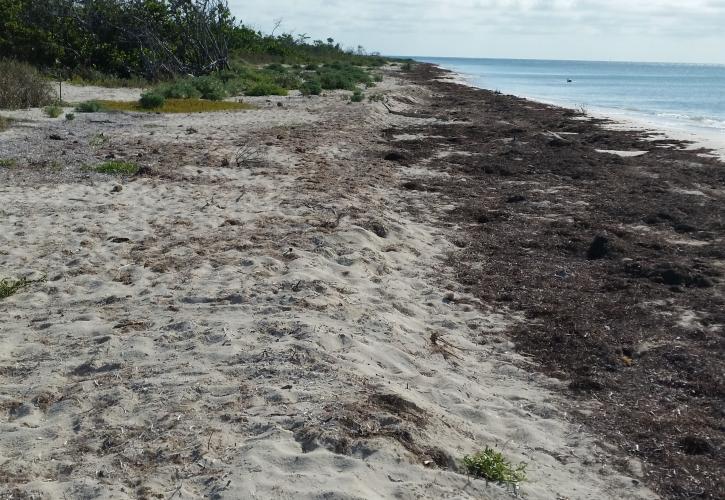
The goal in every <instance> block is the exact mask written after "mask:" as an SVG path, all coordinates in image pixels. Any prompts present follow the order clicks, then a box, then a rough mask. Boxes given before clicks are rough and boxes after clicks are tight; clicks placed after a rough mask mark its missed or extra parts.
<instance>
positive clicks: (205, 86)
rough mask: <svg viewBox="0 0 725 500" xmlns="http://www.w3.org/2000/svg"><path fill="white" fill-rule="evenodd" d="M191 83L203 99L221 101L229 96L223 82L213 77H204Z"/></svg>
mask: <svg viewBox="0 0 725 500" xmlns="http://www.w3.org/2000/svg"><path fill="white" fill-rule="evenodd" d="M191 83H192V84H193V85H194V87H196V90H198V91H199V93H200V94H201V98H202V99H209V100H210V101H221V100H222V99H224V98H225V97H226V96H227V92H226V90H225V89H224V85H223V84H222V82H221V81H219V80H218V79H216V78H214V77H213V76H202V77H199V78H194V79H193V80H191Z"/></svg>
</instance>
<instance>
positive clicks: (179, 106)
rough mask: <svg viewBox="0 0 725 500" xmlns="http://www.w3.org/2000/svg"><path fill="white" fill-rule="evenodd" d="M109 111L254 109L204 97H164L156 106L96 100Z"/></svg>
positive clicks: (240, 103) (136, 102) (243, 104)
mask: <svg viewBox="0 0 725 500" xmlns="http://www.w3.org/2000/svg"><path fill="white" fill-rule="evenodd" d="M98 104H100V105H101V106H102V107H103V108H104V109H106V110H109V111H139V112H146V113H149V112H152V113H209V112H216V111H239V110H245V109H254V106H252V105H251V104H247V103H243V102H231V101H209V100H205V99H166V100H165V102H164V103H163V105H161V106H159V107H156V108H144V107H143V106H142V105H141V103H140V102H138V101H98Z"/></svg>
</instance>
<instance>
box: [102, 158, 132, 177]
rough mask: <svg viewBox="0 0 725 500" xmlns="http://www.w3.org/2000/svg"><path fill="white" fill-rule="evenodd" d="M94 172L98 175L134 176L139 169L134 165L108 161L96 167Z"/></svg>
mask: <svg viewBox="0 0 725 500" xmlns="http://www.w3.org/2000/svg"><path fill="white" fill-rule="evenodd" d="M95 170H96V172H98V173H100V174H113V175H134V174H136V173H138V170H139V168H138V165H136V164H135V163H130V162H125V161H108V162H106V163H102V164H101V165H98V166H97V167H96V168H95Z"/></svg>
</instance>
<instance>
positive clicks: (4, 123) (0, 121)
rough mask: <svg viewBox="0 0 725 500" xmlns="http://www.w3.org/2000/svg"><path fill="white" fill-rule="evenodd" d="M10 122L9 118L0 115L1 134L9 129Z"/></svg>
mask: <svg viewBox="0 0 725 500" xmlns="http://www.w3.org/2000/svg"><path fill="white" fill-rule="evenodd" d="M11 121H12V120H11V119H10V118H6V117H4V116H2V115H0V132H3V131H5V130H7V129H8V128H10V122H11Z"/></svg>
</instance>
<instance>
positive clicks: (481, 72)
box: [414, 57, 725, 143]
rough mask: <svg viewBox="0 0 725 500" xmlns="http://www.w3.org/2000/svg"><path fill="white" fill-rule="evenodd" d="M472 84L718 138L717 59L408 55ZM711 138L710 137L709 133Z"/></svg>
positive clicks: (723, 83) (723, 89)
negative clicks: (687, 61)
mask: <svg viewBox="0 0 725 500" xmlns="http://www.w3.org/2000/svg"><path fill="white" fill-rule="evenodd" d="M414 59H415V60H418V61H423V62H430V63H434V64H437V65H439V66H441V67H443V68H446V69H449V70H452V71H454V72H456V73H458V74H459V75H461V76H462V77H463V78H464V79H466V80H467V81H468V82H469V83H471V84H472V85H475V86H477V87H480V88H485V89H490V90H499V91H501V92H503V93H505V94H513V95H517V96H521V97H526V98H530V99H534V100H537V101H541V102H546V103H550V104H557V105H562V106H567V107H574V108H579V107H581V106H583V107H584V108H586V109H587V110H588V111H591V112H594V114H601V115H604V116H609V117H612V118H614V119H618V118H619V119H624V120H634V121H636V122H638V123H642V124H645V125H650V126H653V127H657V128H661V129H664V130H682V131H686V132H689V133H690V134H691V135H696V136H701V137H708V138H710V139H713V138H714V139H715V141H716V142H720V139H722V142H724V143H725V66H723V65H714V64H713V65H707V64H667V63H634V62H591V61H545V60H526V59H459V58H436V57H415V58H414ZM711 142H712V141H711Z"/></svg>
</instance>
